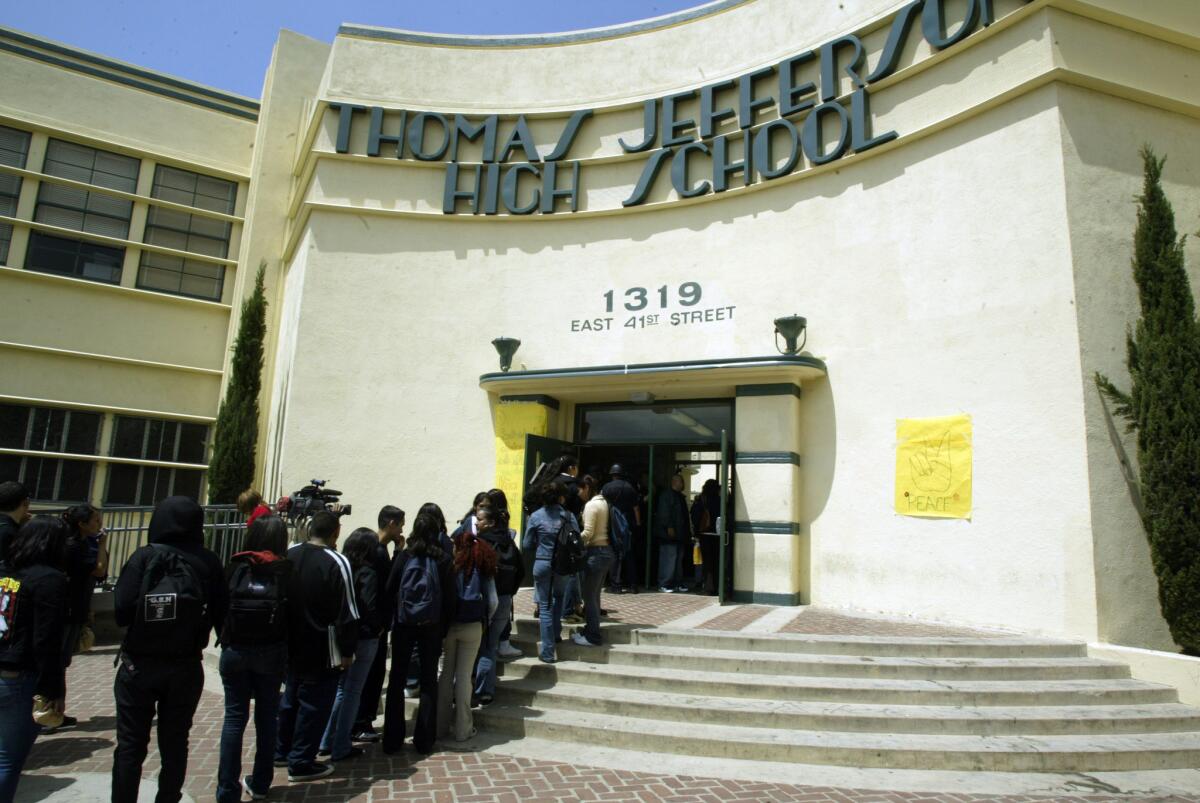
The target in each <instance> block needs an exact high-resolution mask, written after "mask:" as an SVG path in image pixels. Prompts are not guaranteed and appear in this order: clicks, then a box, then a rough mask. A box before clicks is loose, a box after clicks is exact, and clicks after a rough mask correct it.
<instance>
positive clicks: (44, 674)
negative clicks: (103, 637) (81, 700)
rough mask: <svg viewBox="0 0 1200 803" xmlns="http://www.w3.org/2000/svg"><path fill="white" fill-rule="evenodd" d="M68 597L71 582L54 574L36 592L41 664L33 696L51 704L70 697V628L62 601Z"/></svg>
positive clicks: (35, 616) (37, 651)
mask: <svg viewBox="0 0 1200 803" xmlns="http://www.w3.org/2000/svg"><path fill="white" fill-rule="evenodd" d="M66 594H67V578H66V577H64V576H63V575H61V574H57V573H56V574H52V575H48V576H47V577H45V578H43V579H42V580H41V581H40V582H38V583H37V584H36V585H35V586H34V588H33V594H31V595H30V596H31V597H32V600H31V601H32V602H33V622H34V624H33V654H34V660H35V661H36V663H37V674H38V676H37V682H36V684H35V685H34V689H33V693H34V694H40V695H42V696H43V697H45V698H46V699H47V700H51V701H54V702H60V701H61V700H62V698H63V696H64V695H65V694H66V687H67V678H66V674H67V668H66V666H65V665H64V664H63V633H64V631H65V627H66V608H64V607H63V605H62V600H63V598H64V597H65V596H66Z"/></svg>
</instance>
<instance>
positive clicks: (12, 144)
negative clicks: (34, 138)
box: [0, 125, 29, 265]
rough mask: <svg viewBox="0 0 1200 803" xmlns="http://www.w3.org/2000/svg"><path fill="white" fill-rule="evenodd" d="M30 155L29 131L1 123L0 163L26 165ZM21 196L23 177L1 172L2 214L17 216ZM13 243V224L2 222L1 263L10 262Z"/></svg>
mask: <svg viewBox="0 0 1200 803" xmlns="http://www.w3.org/2000/svg"><path fill="white" fill-rule="evenodd" d="M28 156H29V132H27V131H18V130H17V129H15V128H9V127H8V126H2V125H0V164H5V165H9V166H10V167H22V168H23V167H25V160H26V158H27V157H28ZM20 196H21V177H20V176H12V175H9V174H7V173H0V215H8V216H9V217H16V214H17V199H18V198H20ZM11 243H12V224H10V223H0V264H5V265H7V264H8V248H9V245H11Z"/></svg>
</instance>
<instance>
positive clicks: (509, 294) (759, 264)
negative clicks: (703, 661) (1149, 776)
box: [6, 0, 1200, 648]
mask: <svg viewBox="0 0 1200 803" xmlns="http://www.w3.org/2000/svg"><path fill="white" fill-rule="evenodd" d="M1198 70H1200V11H1198V10H1197V9H1196V8H1195V6H1194V4H1193V3H1191V2H1190V0H1163V1H1162V2H1157V3H1154V4H1132V3H1129V2H1122V1H1121V0H1035V1H1034V2H1024V1H1023V0H944V1H943V0H915V1H914V2H905V3H898V2H894V0H857V1H855V0H848V1H847V2H845V3H841V4H830V3H821V2H804V3H797V2H790V1H789V0H749V1H748V2H717V3H712V4H709V5H708V6H705V7H701V8H700V9H698V10H696V11H694V12H688V13H685V14H682V15H675V16H673V17H669V18H663V19H660V20H656V21H649V22H647V23H643V24H638V25H634V26H618V27H617V28H613V29H603V30H599V31H591V32H581V33H578V34H563V35H555V36H546V37H515V38H504V37H499V38H469V37H442V36H432V35H425V34H413V33H408V32H403V31H392V30H387V29H379V28H373V27H369V26H364V25H351V24H347V25H344V26H343V27H342V28H341V30H340V31H339V32H338V34H337V36H336V37H335V38H334V41H333V43H332V45H327V44H323V43H319V42H314V41H312V40H308V39H306V38H303V37H299V36H297V35H294V34H290V33H286V32H285V33H283V34H281V37H280V39H279V42H278V44H277V46H276V50H275V54H274V58H273V62H272V66H271V69H270V72H269V73H268V75H267V77H266V82H265V87H264V95H263V98H262V104H261V109H260V110H259V113H258V118H257V124H256V126H255V127H253V135H254V138H253V147H252V148H251V149H249V153H251V154H252V156H251V157H250V158H249V161H248V163H247V164H246V168H245V176H246V178H247V179H248V185H247V187H246V188H245V201H244V203H245V214H244V231H241V232H240V238H239V240H238V244H237V249H236V250H237V259H236V263H237V265H240V266H245V265H257V264H259V263H260V262H262V261H265V262H266V264H267V266H268V284H269V286H270V292H271V293H272V294H273V299H272V305H271V311H272V314H273V315H274V316H275V319H274V321H273V325H272V326H271V327H270V331H271V336H272V343H271V347H270V354H271V356H270V358H269V360H268V366H267V379H266V382H265V387H266V388H268V389H269V394H268V393H267V392H265V393H264V421H263V428H262V431H263V444H264V448H263V449H262V452H261V454H260V458H261V462H262V478H263V483H264V485H265V488H266V490H268V492H270V493H276V494H279V493H284V492H287V491H289V490H293V489H294V488H295V487H299V485H300V484H303V483H304V482H305V481H307V480H308V479H309V478H310V477H311V476H327V477H329V478H330V480H331V483H332V484H333V485H336V486H337V487H339V488H342V489H343V490H345V491H347V494H348V496H347V498H350V499H352V501H353V502H354V503H355V505H356V506H358V505H361V506H362V509H363V510H373V509H376V508H377V507H378V506H379V505H381V504H383V503H387V502H399V503H400V504H402V505H403V506H405V507H406V508H410V509H411V508H415V507H416V506H418V505H419V504H420V503H421V502H423V501H426V500H427V499H430V500H434V501H438V502H441V503H443V505H444V506H446V505H448V504H449V503H450V502H453V503H454V504H462V505H463V506H464V508H465V502H466V500H468V499H469V498H470V497H471V495H472V494H473V493H474V492H475V491H477V490H479V489H481V488H486V487H489V486H492V485H499V486H501V487H504V488H505V489H506V490H508V492H509V495H510V497H514V496H516V497H519V496H520V491H521V488H522V487H523V483H524V481H525V479H526V478H527V474H528V471H529V466H531V465H533V464H535V463H536V462H537V458H538V457H540V456H545V454H549V453H550V452H551V451H553V450H554V449H557V448H568V449H575V450H578V451H579V452H580V454H581V459H582V461H583V462H584V464H585V468H586V467H587V466H588V465H589V464H590V463H589V461H594V462H596V463H597V465H599V464H600V463H601V462H607V460H608V458H610V457H613V456H621V455H628V456H623V457H622V459H624V460H626V461H634V462H635V463H636V464H637V465H639V466H643V467H644V469H645V471H646V472H647V474H648V481H649V482H650V483H651V484H656V485H657V484H660V482H661V481H662V480H663V479H665V477H666V476H668V475H669V474H670V473H671V472H673V471H674V470H675V469H676V468H677V467H680V466H683V465H685V464H686V465H689V466H692V465H694V466H697V467H698V469H697V470H698V471H701V472H703V471H714V472H717V473H719V471H720V468H719V467H715V466H714V465H710V464H715V463H718V462H720V457H721V446H720V442H721V439H720V434H721V433H720V430H724V431H725V433H724V434H725V435H726V446H725V450H726V451H727V458H728V462H729V463H730V468H729V472H730V475H731V480H730V483H729V488H730V494H731V497H730V499H729V503H728V510H727V513H726V516H725V518H724V520H723V522H722V524H724V525H725V527H726V529H727V530H728V536H727V540H728V543H729V546H728V554H727V566H726V569H727V571H728V581H729V589H728V590H729V593H730V594H731V596H732V597H733V598H735V599H740V600H747V601H763V602H771V603H785V604H797V603H809V602H813V603H820V604H822V605H828V606H837V607H849V608H859V609H865V610H878V611H887V612H895V613H903V614H911V615H914V616H920V617H925V618H933V619H941V620H946V621H953V622H962V623H974V624H979V625H992V626H1001V627H1009V628H1013V629H1018V630H1023V631H1033V632H1040V633H1047V634H1056V635H1070V636H1074V637H1081V638H1085V639H1089V640H1101V641H1112V642H1117V643H1123V644H1134V645H1138V646H1147V647H1156V648H1169V647H1170V639H1169V637H1168V635H1167V632H1166V628H1165V625H1164V624H1163V623H1162V621H1161V618H1160V617H1159V614H1158V606H1157V601H1156V598H1155V593H1156V592H1155V582H1154V577H1153V573H1152V571H1151V568H1150V561H1149V556H1148V550H1147V547H1146V544H1145V538H1144V535H1143V533H1142V531H1141V528H1140V525H1139V523H1138V518H1137V514H1136V511H1135V508H1134V506H1133V503H1132V502H1131V498H1130V492H1129V489H1128V487H1127V483H1126V480H1125V473H1124V466H1125V465H1126V464H1127V461H1128V459H1129V454H1130V453H1131V451H1132V449H1131V444H1130V443H1129V442H1128V441H1127V440H1126V439H1125V438H1124V436H1123V435H1122V434H1121V432H1120V428H1119V427H1118V426H1117V425H1115V424H1114V423H1113V422H1112V419H1111V417H1110V416H1109V415H1108V413H1107V411H1106V410H1105V408H1104V406H1103V404H1102V403H1101V400H1100V398H1099V397H1098V396H1097V394H1096V393H1095V390H1094V388H1093V385H1092V382H1091V376H1092V374H1093V372H1094V371H1096V370H1101V371H1104V372H1106V373H1108V374H1110V375H1116V376H1122V375H1123V374H1124V369H1123V346H1124V327H1125V324H1126V322H1128V321H1131V320H1133V319H1134V317H1135V316H1136V295H1135V293H1134V290H1133V286H1132V281H1131V277H1130V275H1129V268H1128V261H1129V256H1130V250H1131V233H1132V227H1133V219H1134V216H1133V205H1132V203H1131V200H1130V199H1131V198H1132V197H1133V196H1134V195H1135V194H1136V193H1137V191H1138V189H1139V188H1140V183H1141V174H1140V159H1139V157H1138V148H1139V147H1140V146H1141V145H1142V143H1143V142H1150V143H1151V144H1152V145H1153V146H1154V147H1155V148H1156V149H1157V150H1158V151H1159V152H1161V153H1165V154H1167V155H1169V157H1170V161H1169V162H1168V170H1167V181H1168V186H1167V189H1168V193H1169V194H1170V196H1171V197H1172V199H1173V201H1174V202H1175V204H1176V213H1177V215H1178V217H1179V220H1180V225H1181V228H1182V229H1186V228H1187V227H1188V226H1189V225H1191V223H1190V222H1189V221H1195V220H1196V219H1197V217H1198V216H1200V193H1197V192H1196V188H1197V186H1200V154H1197V153H1196V151H1195V148H1194V142H1195V141H1196V140H1197V136H1198V135H1200V89H1197V86H1198V84H1197V83H1196V81H1195V75H1197V73H1198ZM214 113H215V112H214ZM12 116H14V117H15V115H12ZM233 150H234V149H233V148H232V147H231V148H230V152H232V151H233ZM239 158H242V159H245V152H242V153H240V154H239ZM1188 249H1189V257H1190V264H1191V265H1192V266H1193V270H1194V269H1195V266H1196V265H1197V264H1200V254H1198V253H1197V250H1196V246H1195V245H1194V244H1189V246H1188ZM248 275H249V272H248V271H244V270H238V271H237V272H236V276H235V279H234V281H233V282H231V285H232V289H231V293H232V298H231V299H230V300H233V301H235V300H236V299H237V298H238V297H240V295H241V294H242V293H243V292H244V285H245V284H246V277H247V276H248ZM6 276H7V273H6ZM233 307H234V308H236V303H234V304H233ZM790 314H799V315H802V316H805V317H806V318H807V324H808V329H807V341H806V344H805V345H804V347H803V349H804V350H803V351H802V352H801V354H800V356H799V357H796V358H787V357H781V356H780V355H779V353H778V351H777V349H776V338H775V335H774V332H773V330H774V323H773V321H774V320H775V319H776V318H779V317H781V316H787V315H790ZM500 336H507V337H513V338H517V339H519V340H520V341H521V345H520V348H519V350H518V351H517V352H516V354H515V357H514V360H513V365H512V369H511V370H510V371H508V372H498V371H497V370H496V369H497V357H496V353H495V351H494V350H493V348H492V346H491V345H489V342H490V341H492V340H493V339H494V338H497V337H500ZM26 395H27V394H26ZM268 396H269V397H268ZM693 408H694V409H693ZM710 408H712V409H717V410H718V411H720V410H724V411H725V412H721V413H719V415H727V419H725V418H721V419H720V421H722V422H726V421H727V423H723V424H721V425H720V426H714V425H711V424H708V423H705V421H707V420H708V419H706V418H704V417H703V415H701V413H698V412H696V410H702V411H709V409H710ZM639 409H640V410H642V411H660V412H661V413H663V415H661V416H659V419H660V420H659V423H662V422H663V421H665V420H666V419H668V418H672V420H673V421H674V422H675V425H676V429H678V428H679V426H682V427H683V429H685V430H688V431H690V432H691V433H693V434H692V435H689V434H687V432H684V433H682V434H680V432H674V434H672V432H671V430H670V428H669V427H656V426H655V424H654V420H653V418H651V419H647V420H648V421H650V422H651V423H649V424H645V427H649V428H648V429H646V428H644V427H643V424H641V423H638V420H640V419H638V416H639V415H640V413H639V412H638V410H639ZM630 410H632V411H633V412H628V416H627V418H628V420H627V421H625V422H624V423H623V424H621V425H620V426H624V427H626V429H625V430H621V429H620V426H618V428H617V430H614V431H613V432H611V433H609V435H607V436H603V437H602V436H600V435H597V433H599V432H602V431H605V432H606V431H607V430H604V429H603V427H604V426H605V425H603V424H602V423H601V421H602V419H603V417H604V415H606V414H608V413H614V412H619V411H630ZM689 410H690V411H691V412H689ZM707 414H708V413H707V412H704V415H707ZM651 415H652V416H653V413H651ZM714 415H718V414H717V413H714ZM951 415H966V416H969V417H970V425H971V430H970V432H971V440H970V447H971V452H970V458H969V459H970V461H971V462H970V467H971V473H972V475H973V494H972V499H971V505H970V517H969V518H967V519H962V518H960V519H950V520H937V519H932V518H930V517H928V516H925V515H921V516H912V515H901V514H900V513H898V512H897V508H896V506H895V505H894V504H893V492H894V490H895V487H896V483H897V477H896V474H897V459H896V450H897V447H898V443H897V434H896V433H897V420H898V419H920V418H929V417H936V416H951ZM589 416H595V417H594V418H592V417H589ZM622 420H623V421H624V419H622ZM688 420H691V422H692V423H691V424H688V423H687V421H688ZM714 420H717V419H714ZM638 427H643V429H638ZM706 433H707V434H706ZM529 436H533V437H532V439H530V437H529ZM556 442H561V443H556ZM617 444H621V448H626V447H627V451H626V452H620V454H618V452H619V450H618V449H617ZM652 445H653V448H651V446H652ZM539 449H540V450H542V452H538V453H537V454H534V453H533V452H537V450H539ZM643 449H644V450H645V451H644V452H643V451H641V450H643ZM543 452H544V454H543ZM639 461H640V462H639ZM705 466H707V468H706V467H705ZM697 476H700V475H699V474H697ZM933 504H935V505H936V504H937V503H936V502H934V503H933ZM457 512H458V511H455V510H448V513H457ZM908 512H918V513H924V512H928V511H926V510H924V509H922V510H918V511H908ZM364 521H365V519H364Z"/></svg>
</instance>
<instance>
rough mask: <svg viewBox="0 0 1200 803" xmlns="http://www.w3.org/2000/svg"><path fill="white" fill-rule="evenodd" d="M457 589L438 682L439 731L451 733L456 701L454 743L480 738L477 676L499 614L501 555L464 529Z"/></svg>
mask: <svg viewBox="0 0 1200 803" xmlns="http://www.w3.org/2000/svg"><path fill="white" fill-rule="evenodd" d="M454 584H455V588H456V589H457V591H458V599H457V601H456V604H455V609H454V616H453V619H452V621H451V624H450V628H449V630H448V631H447V633H446V641H445V644H444V645H443V650H444V652H445V656H446V657H445V660H443V661H442V677H441V679H440V680H439V681H438V730H439V731H440V732H441V733H443V734H445V733H448V732H449V731H450V696H451V694H453V696H454V740H455V741H456V742H465V741H466V740H467V739H470V738H471V737H472V736H474V735H475V728H473V727H472V726H471V692H472V690H473V687H474V683H473V681H472V677H471V670H472V668H473V667H474V666H475V656H476V655H477V654H478V652H479V643H480V640H481V639H482V637H483V627H484V623H485V622H491V620H492V615H493V614H495V612H496V606H497V604H498V603H497V600H496V551H495V550H494V549H492V548H491V547H490V546H489V545H488V543H487V542H486V541H483V540H481V539H480V538H478V537H476V536H475V535H474V534H473V533H472V532H471V531H470V530H468V529H466V528H464V529H463V531H462V532H460V533H459V534H458V535H457V536H456V537H455V539H454Z"/></svg>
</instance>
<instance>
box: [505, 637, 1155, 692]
mask: <svg viewBox="0 0 1200 803" xmlns="http://www.w3.org/2000/svg"><path fill="white" fill-rule="evenodd" d="M560 646H561V645H560ZM581 649H587V648H581ZM595 649H596V648H592V650H590V651H589V652H591V651H594V650H595ZM502 666H503V670H502V672H503V676H504V677H505V678H510V679H511V678H529V679H530V680H532V681H535V682H540V683H542V684H543V685H545V686H550V685H553V684H554V683H556V682H563V683H580V684H583V685H595V686H616V687H620V688H629V689H641V690H646V691H661V692H671V693H677V694H697V695H703V696H707V697H732V698H740V699H745V698H750V699H766V700H810V701H825V702H843V703H872V704H883V705H961V706H1047V705H1050V706H1061V705H1141V704H1150V703H1174V702H1178V695H1177V694H1176V692H1175V690H1174V689H1173V688H1171V687H1169V686H1163V685H1160V684H1157V683H1146V682H1144V681H1139V680H1132V679H1128V678H1112V679H1099V680H1090V679H1089V680H1022V681H1000V680H945V681H934V680H918V679H895V678H857V677H792V676H787V675H771V674H752V673H732V672H719V671H709V670H699V669H678V668H674V667H670V668H667V667H658V666H638V665H626V664H604V663H597V662H584V661H573V660H566V661H561V662H559V663H556V664H543V663H541V662H540V661H538V660H537V658H528V657H527V658H520V659H518V660H516V661H512V662H510V663H507V664H503V665H502Z"/></svg>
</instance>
